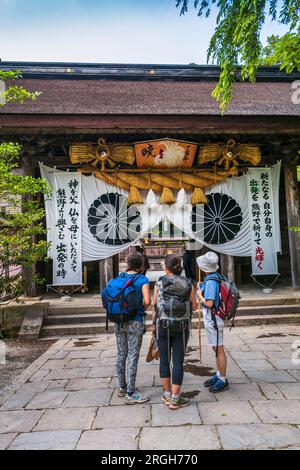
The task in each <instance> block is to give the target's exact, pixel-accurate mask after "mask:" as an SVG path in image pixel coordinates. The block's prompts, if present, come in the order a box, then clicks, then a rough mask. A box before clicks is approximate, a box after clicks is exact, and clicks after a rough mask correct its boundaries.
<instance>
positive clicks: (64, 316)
mask: <svg viewBox="0 0 300 470" xmlns="http://www.w3.org/2000/svg"><path fill="white" fill-rule="evenodd" d="M292 313H300V304H290V305H265V306H261V307H259V308H258V307H256V306H251V307H248V306H247V307H243V306H241V307H239V308H238V311H237V315H238V316H245V315H246V316H252V315H254V316H259V315H290V314H292ZM151 314H152V312H151V310H148V311H147V316H148V317H150V318H151ZM105 317H106V313H105V310H104V309H102V311H100V312H98V311H95V310H93V311H91V312H85V311H84V312H82V310H80V311H77V310H75V311H74V310H73V309H70V310H69V311H68V312H66V311H64V313H63V312H59V313H58V314H54V313H51V314H49V313H48V314H47V316H46V318H45V324H46V325H55V324H59V325H61V324H64V323H94V322H96V323H97V322H98V321H99V322H105Z"/></svg>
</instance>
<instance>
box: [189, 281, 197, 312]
mask: <svg viewBox="0 0 300 470" xmlns="http://www.w3.org/2000/svg"><path fill="white" fill-rule="evenodd" d="M190 301H191V304H192V310H193V311H194V310H196V309H197V302H196V295H195V288H194V286H192V290H191V295H190Z"/></svg>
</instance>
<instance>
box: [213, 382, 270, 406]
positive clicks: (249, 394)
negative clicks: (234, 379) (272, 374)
mask: <svg viewBox="0 0 300 470" xmlns="http://www.w3.org/2000/svg"><path fill="white" fill-rule="evenodd" d="M229 387H230V388H229V390H228V392H223V393H216V395H215V396H216V399H217V400H218V401H219V402H225V401H226V402H228V401H236V400H238V401H240V400H242V401H245V400H265V399H266V398H265V397H264V395H263V394H262V392H261V390H260V389H259V387H258V386H257V385H256V384H254V383H252V384H251V383H250V384H249V383H247V384H235V383H230V384H229ZM210 395H213V394H212V393H210Z"/></svg>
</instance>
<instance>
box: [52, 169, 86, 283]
mask: <svg viewBox="0 0 300 470" xmlns="http://www.w3.org/2000/svg"><path fill="white" fill-rule="evenodd" d="M53 176H54V187H53V195H52V199H54V220H53V223H54V226H53V227H52V233H53V232H54V240H53V285H60V286H61V285H78V284H82V262H81V174H80V173H68V172H59V173H54V174H53ZM53 229H54V230H53Z"/></svg>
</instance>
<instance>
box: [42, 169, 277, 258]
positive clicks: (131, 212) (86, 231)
mask: <svg viewBox="0 0 300 470" xmlns="http://www.w3.org/2000/svg"><path fill="white" fill-rule="evenodd" d="M280 165H281V163H280V162H278V163H277V164H276V165H274V166H273V167H272V187H273V193H274V220H275V227H276V251H280V250H281V241H280V225H279V176H280ZM40 170H41V175H42V177H43V178H45V179H46V181H47V182H48V184H49V186H50V187H52V188H53V182H54V179H53V172H54V171H55V172H59V170H53V169H52V168H49V167H47V166H45V165H43V164H40ZM206 194H207V195H208V196H209V197H210V198H211V203H212V207H213V212H214V216H217V215H218V211H219V212H220V213H219V215H220V217H221V219H223V218H224V214H225V213H226V207H228V206H226V197H227V202H228V203H229V204H230V207H233V206H234V207H235V209H232V210H233V213H235V212H236V211H237V210H238V211H240V215H239V216H238V217H237V218H236V217H234V218H233V219H232V220H231V219H230V216H231V214H232V213H229V214H227V219H226V220H225V225H226V226H227V235H226V233H225V235H226V236H225V235H224V231H222V230H223V229H222V228H221V229H220V230H219V232H218V231H216V230H215V232H213V231H212V232H211V234H212V233H215V235H216V234H217V233H220V234H221V235H222V233H223V235H224V236H225V242H224V239H223V240H220V241H219V242H218V243H216V242H215V241H216V240H217V241H218V237H216V236H215V237H213V238H212V239H213V240H214V243H210V241H209V239H210V237H209V236H208V235H209V234H208V235H207V232H208V228H207V227H208V225H209V224H208V225H207V220H206V226H205V225H204V222H205V218H204V210H205V206H203V205H198V206H197V207H196V214H195V215H194V217H193V216H192V212H193V210H194V211H195V207H194V209H193V206H192V205H191V203H190V201H191V193H186V196H185V195H184V198H183V197H182V196H183V195H182V194H181V193H180V197H179V198H178V204H173V205H171V206H166V205H160V204H155V197H154V195H153V194H152V193H151V198H149V200H151V203H149V205H147V204H137V205H134V206H131V207H129V208H127V203H126V199H127V197H128V192H127V191H125V190H122V189H117V188H116V187H115V186H111V185H108V184H106V183H104V182H103V181H101V180H98V179H97V178H95V177H94V176H93V175H91V176H86V175H82V198H81V214H82V218H81V230H82V260H83V261H93V260H100V259H104V258H108V257H110V256H112V255H114V254H116V253H120V252H121V251H123V250H125V249H126V248H128V247H130V246H132V245H133V244H134V243H135V242H136V241H138V240H139V239H140V238H144V237H147V235H148V233H149V232H151V230H152V229H153V228H154V227H155V226H156V225H158V224H159V222H160V221H161V220H163V219H165V218H167V219H169V220H170V221H171V222H172V223H173V224H174V225H175V227H177V228H179V229H180V230H182V231H183V232H184V233H185V234H186V235H187V236H189V237H190V238H192V239H195V240H196V241H198V242H200V243H202V244H204V245H206V246H207V247H208V248H210V249H212V250H214V251H216V252H220V253H224V254H228V255H233V256H251V236H250V215H249V206H250V205H249V200H248V193H247V183H246V175H243V176H239V177H231V178H229V179H227V180H225V181H223V182H222V183H219V184H217V185H215V186H213V188H211V189H210V190H206ZM216 194H219V195H218V198H220V197H221V198H223V202H224V201H225V205H223V209H224V210H223V209H222V211H220V210H219V209H218V208H214V198H215V196H214V195H216ZM108 195H109V196H108ZM143 195H144V199H145V200H146V196H147V193H143ZM183 199H184V202H183ZM186 201H187V202H186ZM185 202H186V203H185ZM45 205H46V221H47V229H48V241H51V242H53V240H54V233H53V230H54V208H53V201H52V200H51V198H50V199H48V200H46V201H45ZM212 218H213V215H212ZM206 219H207V212H206ZM237 219H239V221H240V222H239V223H238V224H237V223H236V221H237ZM195 220H196V227H195V226H194V225H195V224H194V223H193V222H195ZM231 224H232V225H231ZM237 225H239V227H237ZM231 227H232V228H233V227H235V229H234V230H235V231H236V233H235V234H233V235H234V236H232V238H231V239H230V237H228V234H230V233H231ZM212 230H214V228H212ZM205 234H206V237H205ZM49 257H51V258H53V246H52V247H51V248H50V250H49Z"/></svg>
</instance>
